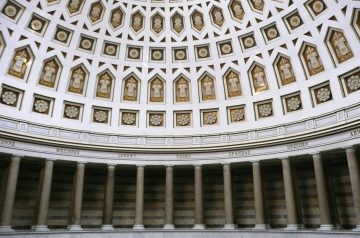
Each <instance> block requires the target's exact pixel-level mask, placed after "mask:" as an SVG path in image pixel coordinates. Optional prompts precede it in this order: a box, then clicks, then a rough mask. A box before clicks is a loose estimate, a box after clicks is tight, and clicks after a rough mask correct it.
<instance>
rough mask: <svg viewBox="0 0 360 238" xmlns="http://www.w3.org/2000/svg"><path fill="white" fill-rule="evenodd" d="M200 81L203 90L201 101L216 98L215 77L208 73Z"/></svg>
mask: <svg viewBox="0 0 360 238" xmlns="http://www.w3.org/2000/svg"><path fill="white" fill-rule="evenodd" d="M199 83H200V91H201V101H210V100H216V94H215V81H214V79H213V78H212V77H210V76H209V75H207V74H206V75H204V76H203V77H202V78H201V79H200V82H199Z"/></svg>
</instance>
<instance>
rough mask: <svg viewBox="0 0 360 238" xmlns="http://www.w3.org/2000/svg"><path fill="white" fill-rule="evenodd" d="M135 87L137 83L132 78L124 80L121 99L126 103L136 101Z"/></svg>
mask: <svg viewBox="0 0 360 238" xmlns="http://www.w3.org/2000/svg"><path fill="white" fill-rule="evenodd" d="M137 87H138V83H137V80H136V79H135V78H134V77H130V78H128V79H126V80H125V86H124V96H123V99H124V100H126V101H137V91H138V90H137Z"/></svg>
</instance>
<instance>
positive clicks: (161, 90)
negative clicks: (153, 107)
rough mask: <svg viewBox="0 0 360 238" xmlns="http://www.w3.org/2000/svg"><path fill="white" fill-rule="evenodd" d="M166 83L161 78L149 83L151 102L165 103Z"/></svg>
mask: <svg viewBox="0 0 360 238" xmlns="http://www.w3.org/2000/svg"><path fill="white" fill-rule="evenodd" d="M164 94H165V83H164V81H163V80H162V79H160V78H159V77H155V78H154V79H152V80H150V82H149V96H150V98H149V102H157V103H163V102H165V96H164Z"/></svg>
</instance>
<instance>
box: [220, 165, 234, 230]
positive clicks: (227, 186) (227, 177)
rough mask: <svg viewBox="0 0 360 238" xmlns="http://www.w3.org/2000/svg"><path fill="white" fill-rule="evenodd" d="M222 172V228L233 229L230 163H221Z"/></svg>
mask: <svg viewBox="0 0 360 238" xmlns="http://www.w3.org/2000/svg"><path fill="white" fill-rule="evenodd" d="M223 174H224V205H225V226H224V229H234V228H235V225H234V214H233V202H232V185H231V167H230V164H224V165H223Z"/></svg>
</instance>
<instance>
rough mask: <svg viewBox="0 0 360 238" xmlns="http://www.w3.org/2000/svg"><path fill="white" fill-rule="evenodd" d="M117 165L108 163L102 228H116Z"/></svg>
mask: <svg viewBox="0 0 360 238" xmlns="http://www.w3.org/2000/svg"><path fill="white" fill-rule="evenodd" d="M114 184H115V165H108V167H107V178H106V187H105V199H104V214H103V225H102V227H101V229H102V230H114V227H113V225H112V219H113V205H114Z"/></svg>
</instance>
